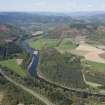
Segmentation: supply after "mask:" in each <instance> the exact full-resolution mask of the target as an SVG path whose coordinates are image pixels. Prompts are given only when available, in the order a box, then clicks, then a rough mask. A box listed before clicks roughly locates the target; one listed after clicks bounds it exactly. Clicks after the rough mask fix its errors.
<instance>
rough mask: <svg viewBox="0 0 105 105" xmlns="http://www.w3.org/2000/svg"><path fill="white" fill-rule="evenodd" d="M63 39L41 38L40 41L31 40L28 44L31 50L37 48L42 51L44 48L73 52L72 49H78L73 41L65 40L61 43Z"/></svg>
mask: <svg viewBox="0 0 105 105" xmlns="http://www.w3.org/2000/svg"><path fill="white" fill-rule="evenodd" d="M60 41H61V39H49V38H40V39H37V40H35V39H29V40H28V43H29V46H30V47H31V48H36V49H39V50H41V49H42V48H46V47H48V48H56V49H57V50H58V51H59V52H61V53H65V52H71V50H72V49H74V48H75V47H76V45H74V44H73V43H72V42H71V39H69V38H64V39H63V40H62V41H61V42H60Z"/></svg>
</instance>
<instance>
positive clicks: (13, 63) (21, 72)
mask: <svg viewBox="0 0 105 105" xmlns="http://www.w3.org/2000/svg"><path fill="white" fill-rule="evenodd" d="M0 65H2V66H5V67H7V68H9V69H10V70H12V71H13V72H15V73H17V74H18V75H20V76H22V77H24V76H26V71H25V70H23V69H22V68H21V66H19V65H18V64H17V63H16V59H11V60H5V61H0Z"/></svg>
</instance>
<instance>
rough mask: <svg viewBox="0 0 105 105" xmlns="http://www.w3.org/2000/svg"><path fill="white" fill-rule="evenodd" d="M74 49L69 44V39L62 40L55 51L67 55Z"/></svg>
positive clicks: (72, 45)
mask: <svg viewBox="0 0 105 105" xmlns="http://www.w3.org/2000/svg"><path fill="white" fill-rule="evenodd" d="M75 48H76V45H75V44H73V43H72V42H71V39H69V38H64V39H63V40H62V42H61V43H60V45H59V46H58V47H57V50H58V51H60V52H62V53H65V52H68V53H69V52H71V50H72V49H75Z"/></svg>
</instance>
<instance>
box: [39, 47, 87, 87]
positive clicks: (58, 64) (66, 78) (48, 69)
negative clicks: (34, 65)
mask: <svg viewBox="0 0 105 105" xmlns="http://www.w3.org/2000/svg"><path fill="white" fill-rule="evenodd" d="M81 70H82V66H81V63H80V59H79V58H78V57H76V56H73V55H71V54H60V53H59V52H58V51H57V50H55V49H46V50H44V51H43V52H42V53H41V58H40V65H39V71H40V72H39V73H40V74H41V75H42V76H44V77H45V78H47V79H48V80H51V81H53V82H55V83H58V84H62V85H64V86H67V87H75V88H84V87H85V83H84V81H83V76H82V71H81Z"/></svg>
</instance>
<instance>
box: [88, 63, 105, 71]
mask: <svg viewBox="0 0 105 105" xmlns="http://www.w3.org/2000/svg"><path fill="white" fill-rule="evenodd" d="M87 64H88V65H90V67H91V69H93V70H98V71H100V72H105V64H104V63H97V62H91V61H88V62H87Z"/></svg>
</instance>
